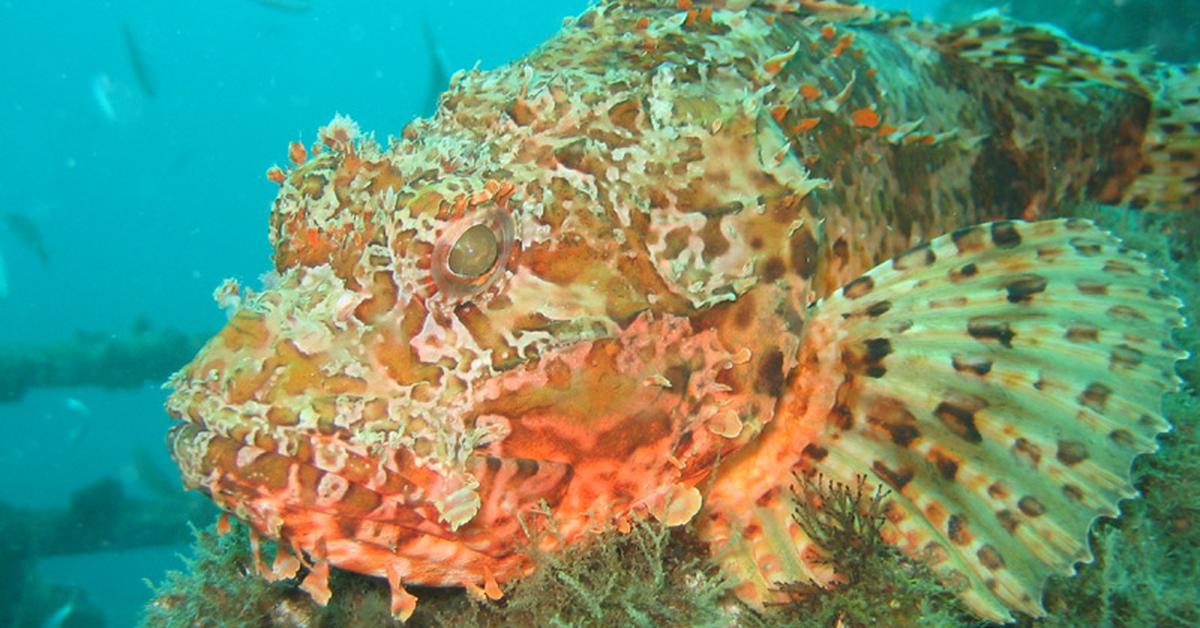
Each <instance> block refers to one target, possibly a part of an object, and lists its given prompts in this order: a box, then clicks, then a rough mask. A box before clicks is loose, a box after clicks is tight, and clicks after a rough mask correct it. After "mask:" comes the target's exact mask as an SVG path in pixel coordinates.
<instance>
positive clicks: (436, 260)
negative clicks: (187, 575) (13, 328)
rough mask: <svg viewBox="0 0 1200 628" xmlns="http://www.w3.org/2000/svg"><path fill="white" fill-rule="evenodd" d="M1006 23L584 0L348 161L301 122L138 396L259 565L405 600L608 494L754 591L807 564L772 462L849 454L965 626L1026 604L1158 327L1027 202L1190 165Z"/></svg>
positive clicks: (1150, 382)
mask: <svg viewBox="0 0 1200 628" xmlns="http://www.w3.org/2000/svg"><path fill="white" fill-rule="evenodd" d="M1019 28H1021V27H1015V26H1012V25H1009V24H1006V23H1002V22H995V23H988V22H981V23H978V24H975V25H973V26H969V27H964V28H961V29H958V30H954V31H950V30H941V29H939V28H938V27H934V26H931V25H913V24H911V23H909V22H908V21H906V20H904V19H903V18H895V17H892V16H889V15H886V14H881V13H877V12H875V11H873V10H871V9H869V8H866V7H863V6H860V5H846V4H840V3H833V2H815V1H803V2H798V3H770V4H767V3H763V4H761V5H760V4H759V3H756V2H748V1H745V0H742V1H739V2H732V1H731V2H725V3H716V4H706V3H700V2H696V3H692V2H678V3H677V2H673V1H672V2H663V1H650V0H638V1H620V2H617V1H610V2H606V3H603V4H601V5H599V6H598V7H595V8H593V9H591V10H589V11H588V12H587V13H585V14H583V15H582V16H580V17H579V18H577V19H575V20H572V21H571V22H570V23H569V25H568V26H567V27H565V28H564V30H563V31H562V32H561V33H560V34H559V35H558V36H556V37H554V38H552V39H551V40H550V41H548V42H546V43H545V44H544V45H542V46H541V47H540V48H538V49H537V50H536V51H535V52H533V53H531V54H530V55H529V56H527V57H525V58H524V59H522V60H520V61H518V62H516V63H514V64H511V65H508V66H505V67H502V68H498V69H496V70H493V71H489V72H479V71H473V72H468V73H462V74H460V75H458V77H457V78H456V79H455V81H454V82H453V84H452V86H451V89H450V91H449V92H448V93H447V94H446V95H445V96H444V97H443V98H442V100H441V104H440V108H439V110H438V113H437V115H436V116H435V117H434V118H432V119H430V120H418V121H416V122H414V123H412V124H411V125H410V126H409V127H408V128H406V129H405V131H404V133H403V136H402V137H401V138H398V139H396V140H395V141H393V142H392V143H391V144H390V145H389V146H387V147H386V148H384V147H380V146H378V145H377V144H376V143H375V142H374V141H373V140H372V139H371V138H369V137H365V136H363V135H362V134H361V133H360V132H359V130H358V129H357V127H356V126H355V125H354V124H353V123H352V122H351V121H349V120H347V119H345V118H340V117H339V118H337V119H335V120H334V122H333V123H331V124H330V125H329V126H327V127H325V128H323V129H322V130H321V132H320V134H319V141H318V143H317V144H316V145H315V146H313V147H312V149H311V150H309V149H308V148H306V147H304V146H301V145H299V144H295V145H293V148H292V150H290V151H289V153H290V156H291V157H292V160H293V162H294V167H292V168H289V169H288V170H287V171H286V172H285V171H284V170H283V169H281V168H277V169H273V170H272V171H271V173H270V174H269V176H270V177H271V178H272V179H273V180H276V181H279V182H280V183H281V185H282V188H281V191H280V194H279V196H278V197H277V198H276V200H275V205H274V209H273V212H272V216H271V230H270V235H271V242H272V244H273V246H274V248H275V256H274V262H275V271H274V275H273V276H272V278H271V281H270V282H269V284H270V285H269V287H268V288H266V289H265V290H264V291H262V292H254V291H251V290H248V289H244V288H242V287H240V286H238V285H237V284H236V283H234V282H226V284H224V285H223V286H222V287H221V288H219V289H218V291H217V295H216V296H217V297H218V300H219V301H221V302H222V303H223V304H226V305H229V306H231V307H232V308H233V310H234V314H233V316H232V318H231V320H230V322H229V324H228V326H227V327H226V328H225V329H224V330H223V331H222V332H221V333H220V334H219V335H218V336H217V337H215V338H214V339H213V340H211V341H210V342H209V343H208V345H207V346H206V347H205V348H204V349H203V350H202V351H201V353H200V354H199V355H198V356H197V357H196V359H195V360H194V361H193V362H192V363H191V364H189V365H188V366H186V367H185V368H184V369H183V370H181V371H180V372H179V373H177V374H176V375H175V376H174V377H173V378H172V380H171V382H170V386H171V387H172V388H173V389H174V392H173V393H172V395H171V397H170V399H169V400H168V404H167V408H168V412H169V413H170V414H171V415H172V416H173V417H175V418H177V419H179V420H181V423H180V424H178V425H177V426H176V427H175V428H173V430H172V431H171V435H170V438H169V440H170V446H171V448H172V453H173V455H174V457H175V459H176V461H177V462H178V463H179V465H180V468H181V470H182V471H183V476H184V478H185V481H186V482H187V483H188V484H189V485H190V486H193V487H196V488H199V489H200V490H203V491H205V492H207V493H209V494H210V495H211V496H212V498H213V499H214V501H216V503H217V504H218V505H219V506H221V507H222V508H224V509H225V510H227V511H228V512H230V513H232V514H234V515H235V516H237V517H239V518H241V519H242V520H244V521H246V522H248V523H249V524H250V525H251V526H252V527H253V528H255V529H256V530H258V531H259V532H261V533H264V534H266V535H268V536H271V537H273V538H280V539H282V540H283V541H284V544H285V545H286V546H288V547H291V548H292V549H293V550H295V551H296V554H297V555H296V557H295V558H288V557H281V558H280V560H278V561H277V564H276V565H275V567H274V568H272V569H271V570H269V573H268V575H269V576H271V577H288V576H292V575H295V574H296V573H297V569H298V568H299V567H300V565H301V564H303V565H304V566H306V567H308V572H307V575H306V576H305V579H304V581H303V585H302V586H303V587H304V588H305V589H306V590H308V591H309V592H310V593H311V594H312V595H313V596H314V598H315V599H317V600H318V601H324V600H326V599H328V596H329V595H330V592H329V590H328V588H327V586H326V583H325V576H326V575H327V573H328V569H329V567H330V566H331V565H332V566H337V567H340V568H343V569H349V570H353V571H357V572H361V573H365V574H371V575H376V576H380V577H385V578H387V579H388V581H389V583H390V585H391V588H392V593H393V612H394V613H395V614H396V615H397V616H398V617H407V616H408V615H409V614H410V613H411V612H412V609H413V607H414V604H415V598H413V596H412V595H411V594H409V593H408V592H407V590H406V589H405V586H404V585H405V584H421V585H438V586H465V587H467V588H468V589H472V590H475V591H477V592H480V593H481V594H483V595H486V596H488V597H493V598H495V597H498V596H500V595H501V589H500V585H501V584H503V583H505V582H508V581H511V580H512V579H514V578H517V577H520V576H522V575H524V574H526V573H528V572H529V571H530V570H531V569H532V568H533V567H534V563H533V561H532V559H531V558H530V554H529V552H528V551H527V548H528V546H529V544H530V543H534V544H537V545H538V546H540V548H541V549H543V550H547V551H554V550H556V549H559V548H562V547H564V546H567V545H570V544H573V543H577V542H580V541H581V540H584V539H586V538H589V537H590V536H592V535H594V534H596V533H598V532H599V531H602V530H605V529H609V528H611V527H613V526H616V527H617V528H623V527H625V526H627V525H628V523H629V522H630V520H631V519H635V518H641V517H655V518H657V519H659V520H660V521H663V522H665V523H667V524H668V525H677V524H681V523H685V522H695V524H696V526H697V530H698V532H699V534H700V536H701V537H702V538H703V539H704V540H705V541H707V542H708V543H709V545H710V547H711V548H712V551H713V555H714V556H715V557H716V558H717V559H718V560H719V561H721V562H722V563H723V564H724V565H725V566H726V567H727V568H728V569H729V570H730V573H731V574H733V575H734V577H735V582H737V583H738V589H737V591H738V593H739V595H741V596H742V598H743V599H744V600H746V601H747V602H750V603H752V604H764V603H767V602H770V601H774V600H780V599H785V598H786V593H784V591H785V590H786V589H787V586H786V585H788V584H789V583H794V582H801V581H810V582H816V583H819V584H828V583H830V582H832V581H833V580H835V579H836V575H835V574H833V573H831V572H830V571H829V569H828V566H827V564H826V563H825V562H824V561H823V560H822V554H821V552H822V550H821V548H820V547H817V546H815V544H814V543H812V541H811V540H810V539H808V538H807V537H806V536H805V535H804V533H803V531H802V530H801V529H800V528H799V527H798V526H797V525H796V523H795V521H794V520H793V519H792V517H791V511H792V510H793V509H794V508H795V507H797V506H798V502H797V500H798V497H797V496H796V493H795V490H794V477H795V474H815V473H821V474H824V475H826V476H829V477H830V478H832V479H834V480H837V481H842V482H847V483H849V482H853V481H854V477H855V476H856V475H859V474H862V475H865V476H867V477H868V480H869V482H871V483H874V484H878V485H881V486H888V487H890V489H891V490H892V497H890V498H889V499H888V501H887V502H886V504H885V507H886V509H887V513H888V517H889V526H888V528H887V530H885V533H886V535H887V540H889V541H890V542H893V543H895V544H897V545H898V546H900V547H901V548H902V549H904V550H905V551H908V552H909V553H911V554H913V555H915V556H922V557H924V558H926V559H927V560H929V561H930V562H931V563H932V564H934V565H935V567H937V569H938V570H939V573H942V574H943V575H944V576H945V577H946V578H947V579H948V580H950V581H953V582H955V583H956V584H958V585H960V589H959V590H960V591H961V593H960V594H961V595H962V597H963V598H964V600H966V601H967V603H968V604H969V605H970V606H971V608H973V609H974V610H975V611H976V612H978V613H979V614H980V615H982V616H984V617H988V618H992V619H1003V618H1006V617H1009V616H1010V613H1011V611H1012V610H1014V609H1015V610H1021V611H1024V612H1027V613H1030V614H1034V615H1037V614H1041V612H1042V610H1041V606H1040V592H1041V586H1042V582H1043V580H1044V578H1045V577H1046V576H1047V575H1049V574H1050V573H1058V572H1064V571H1066V570H1067V569H1068V568H1069V567H1070V566H1071V565H1073V564H1074V561H1075V560H1082V559H1086V558H1088V557H1089V556H1090V554H1088V550H1087V545H1086V532H1087V529H1088V527H1089V526H1090V523H1091V521H1092V520H1093V519H1094V518H1095V517H1096V516H1097V515H1099V514H1112V513H1113V512H1115V507H1116V503H1117V501H1118V500H1119V499H1121V498H1123V497H1128V496H1130V495H1132V494H1133V490H1132V488H1131V487H1130V486H1129V483H1128V468H1129V463H1130V461H1131V459H1132V458H1133V456H1135V455H1136V454H1137V453H1140V452H1146V451H1152V450H1153V449H1154V448H1155V445H1154V437H1155V435H1156V434H1158V433H1159V432H1161V431H1163V430H1165V429H1167V427H1168V425H1167V423H1166V422H1165V420H1164V419H1162V418H1161V415H1160V413H1159V408H1158V403H1159V397H1160V396H1161V394H1162V393H1163V392H1165V391H1168V390H1171V389H1173V388H1175V387H1177V386H1178V383H1179V380H1178V378H1177V377H1176V376H1175V375H1174V372H1173V368H1174V367H1173V364H1174V362H1175V360H1176V359H1178V358H1179V357H1180V356H1181V353H1180V352H1179V351H1178V350H1175V349H1173V348H1172V347H1171V345H1170V341H1169V335H1170V331H1171V329H1172V328H1173V327H1175V326H1177V325H1180V324H1182V323H1183V321H1182V319H1181V318H1180V317H1179V316H1178V312H1177V309H1178V307H1179V301H1178V300H1177V299H1175V298H1174V297H1171V296H1169V295H1167V294H1166V293H1164V292H1163V291H1162V290H1161V289H1160V283H1161V281H1162V279H1163V278H1162V275H1161V273H1159V272H1158V271H1157V270H1155V269H1153V268H1150V267H1149V266H1148V264H1147V263H1146V262H1145V260H1144V258H1143V257H1140V256H1139V255H1138V254H1136V253H1133V252H1130V251H1128V250H1127V249H1125V248H1124V247H1122V246H1121V245H1120V244H1119V242H1117V241H1116V239H1115V238H1113V237H1112V236H1110V235H1108V234H1106V233H1104V232H1103V231H1101V230H1099V229H1098V228H1096V227H1095V226H1094V225H1092V224H1091V223H1089V222H1087V221H1083V220H1076V219H1071V218H1056V217H1057V216H1059V215H1060V214H1069V212H1070V210H1071V209H1072V208H1073V207H1076V206H1078V205H1079V204H1080V203H1081V202H1083V201H1085V200H1088V199H1098V200H1101V201H1105V202H1113V203H1116V202H1128V203H1132V204H1135V205H1138V206H1143V207H1147V208H1151V209H1193V210H1194V209H1196V200H1195V199H1196V196H1195V194H1194V189H1193V188H1192V187H1189V186H1191V185H1192V184H1191V183H1188V182H1186V181H1185V179H1186V177H1184V178H1180V177H1179V175H1180V174H1181V173H1183V174H1190V173H1191V170H1190V169H1189V168H1193V167H1194V166H1195V163H1194V160H1177V161H1171V160H1170V159H1169V158H1168V157H1165V156H1164V155H1163V154H1159V153H1162V151H1163V150H1166V149H1164V148H1163V147H1173V148H1179V146H1182V145H1184V144H1185V143H1186V142H1188V141H1193V140H1194V138H1188V137H1182V138H1181V137H1179V136H1178V133H1175V132H1173V130H1172V129H1173V128H1167V129H1164V128H1163V124H1164V119H1165V118H1170V119H1174V118H1171V116H1176V117H1178V116H1185V117H1187V116H1192V115H1194V114H1195V111H1193V110H1191V109H1187V108H1186V107H1183V108H1181V109H1179V110H1176V111H1168V112H1167V113H1166V114H1158V113H1154V112H1152V110H1151V109H1152V107H1151V101H1152V100H1154V101H1155V102H1156V103H1159V104H1161V103H1162V102H1164V101H1163V100H1162V98H1164V96H1162V93H1167V95H1168V96H1167V97H1169V96H1170V94H1171V93H1173V91H1172V90H1175V89H1176V88H1175V87H1174V85H1175V83H1171V84H1170V85H1171V88H1170V90H1168V89H1167V88H1166V87H1163V86H1164V85H1167V83H1165V82H1164V83H1155V82H1154V80H1155V79H1152V78H1146V79H1144V80H1143V79H1142V78H1140V77H1141V75H1140V74H1138V75H1135V74H1134V73H1131V72H1125V73H1122V72H1120V71H1118V70H1117V69H1114V68H1113V64H1111V63H1108V62H1107V61H1105V62H1104V63H1099V62H1098V63H1097V64H1094V65H1092V66H1090V67H1091V68H1092V69H1091V70H1090V71H1089V73H1088V74H1087V75H1086V76H1080V75H1077V74H1072V73H1071V72H1068V71H1064V70H1062V69H1061V67H1059V66H1053V65H1052V64H1050V61H1056V60H1058V59H1059V57H1064V56H1065V57H1067V58H1069V59H1072V60H1076V59H1078V58H1082V57H1081V55H1082V56H1086V55H1090V54H1092V52H1091V51H1088V50H1086V49H1083V48H1078V47H1072V46H1073V44H1071V43H1070V42H1069V41H1067V40H1061V41H1060V40H1059V39H1057V35H1054V34H1053V33H1049V32H1048V31H1045V30H1038V29H1032V30H1024V31H1021V30H1018V29H1019ZM1047 42H1053V43H1054V44H1055V46H1057V47H1056V48H1054V49H1053V50H1052V49H1051V46H1050V45H1049V44H1048V43H1047ZM992 50H999V51H1000V52H996V53H995V54H993V53H992ZM1005 50H1016V51H1018V52H1017V53H1014V54H1013V55H1012V56H1011V57H1009V56H1006V55H1005V53H1004V51H1005ZM1035 50H1036V51H1037V52H1036V54H1040V55H1042V56H1041V57H1040V58H1038V57H1037V56H1036V54H1035ZM981 51H983V52H981ZM983 53H986V54H983ZM1097 54H1098V53H1097ZM1101 61H1103V59H1101ZM1048 64H1049V65H1051V66H1052V67H1051V71H1047V70H1046V67H1047V65H1048ZM1059 65H1060V66H1061V65H1066V64H1061V63H1060V64H1059ZM1172 76H1174V78H1171V79H1170V80H1172V81H1176V82H1178V83H1179V84H1186V85H1190V83H1188V82H1187V81H1189V80H1191V79H1190V78H1188V77H1190V76H1191V74H1180V75H1178V76H1176V75H1172ZM1162 81H1167V79H1162ZM1159 88H1161V89H1159ZM1156 90H1157V91H1156ZM1156 99H1157V100H1156ZM1159 109H1162V107H1159ZM1164 115H1165V118H1164ZM1167 121H1169V120H1167ZM1156 134H1157V135H1156ZM1150 136H1153V138H1152V141H1148V140H1147V137H1150ZM1156 151H1157V152H1156ZM1148 177H1157V178H1158V180H1160V181H1161V182H1165V183H1166V185H1162V186H1157V187H1154V186H1150V185H1149V184H1148V183H1146V179H1147V178H1148ZM1193 187H1194V186H1193ZM1027 221H1028V222H1027ZM1102 329H1111V330H1125V331H1126V332H1128V333H1127V334H1126V335H1125V336H1124V338H1126V340H1125V341H1122V340H1121V337H1118V336H1113V335H1110V333H1109V332H1105V331H1101V330H1102ZM1112 333H1113V334H1115V333H1116V331H1114V332H1112ZM1063 338H1066V340H1063ZM1068 355H1069V356H1073V357H1072V359H1074V360H1076V361H1077V362H1078V363H1079V364H1080V367H1079V368H1078V370H1077V371H1067V372H1064V373H1051V372H1050V371H1049V370H1048V367H1047V365H1048V364H1054V363H1055V362H1056V361H1061V360H1062V359H1063V356H1068ZM1110 366H1111V372H1110V370H1108V369H1109V367H1110ZM1134 388H1136V389H1134ZM1043 391H1044V392H1043ZM1118 398H1120V401H1117V399H1118ZM1040 406H1044V407H1047V408H1053V409H1054V411H1053V412H1051V411H1045V412H1044V414H1045V416H1044V417H1043V418H1042V419H1041V421H1042V422H1041V423H1040V424H1038V426H1037V427H1036V428H1030V427H1027V426H1026V425H1025V424H1024V423H1023V422H1022V421H1023V420H1025V419H1026V417H1028V416H1030V415H1031V414H1033V413H1034V408H1039V407H1040ZM1072 421H1073V422H1072ZM1055 434H1057V435H1058V436H1057V440H1056V437H1055ZM1093 434H1100V436H1099V437H1093V436H1092V435H1093ZM1097 438H1098V439H1099V440H1100V441H1102V442H1099V444H1094V443H1093V441H1095V440H1096V439H1097ZM1105 438H1107V439H1108V440H1104V439H1105ZM1014 456H1018V457H1020V458H1019V459H1020V460H1024V461H1025V464H1026V465H1027V466H1025V467H1020V468H1019V470H1018V471H1013V468H1014V467H1013V464H1014V463H1013V460H1014ZM1005 474H1008V475H1005ZM1039 539H1049V541H1041V540H1039Z"/></svg>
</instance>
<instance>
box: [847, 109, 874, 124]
mask: <svg viewBox="0 0 1200 628" xmlns="http://www.w3.org/2000/svg"><path fill="white" fill-rule="evenodd" d="M850 119H851V120H853V121H854V124H855V126H860V127H865V128H868V129H873V128H875V127H877V126H879V120H880V118H879V114H878V113H876V112H875V110H874V109H868V108H866V107H864V108H862V109H858V110H856V111H854V113H851V114H850Z"/></svg>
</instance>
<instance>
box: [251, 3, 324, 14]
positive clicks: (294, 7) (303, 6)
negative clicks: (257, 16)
mask: <svg viewBox="0 0 1200 628" xmlns="http://www.w3.org/2000/svg"><path fill="white" fill-rule="evenodd" d="M254 3H255V4H257V5H259V6H262V7H266V8H268V9H271V10H274V11H279V12H281V13H307V12H309V11H311V10H312V3H311V2H307V1H305V0H254Z"/></svg>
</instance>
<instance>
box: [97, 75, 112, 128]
mask: <svg viewBox="0 0 1200 628" xmlns="http://www.w3.org/2000/svg"><path fill="white" fill-rule="evenodd" d="M91 85H92V100H93V101H94V102H95V103H96V108H97V109H99V110H100V115H101V116H104V119H105V120H106V121H108V122H109V123H110V124H113V123H116V122H117V120H118V117H117V108H116V107H115V106H113V89H114V87H113V81H112V78H111V77H109V76H108V74H106V73H103V72H102V73H100V74H97V75H95V76H93V77H92V83H91Z"/></svg>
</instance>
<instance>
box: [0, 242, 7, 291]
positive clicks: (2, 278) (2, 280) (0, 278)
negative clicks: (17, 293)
mask: <svg viewBox="0 0 1200 628" xmlns="http://www.w3.org/2000/svg"><path fill="white" fill-rule="evenodd" d="M7 296H8V268H7V267H6V266H5V265H4V250H3V249H0V299H3V298H5V297H7Z"/></svg>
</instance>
